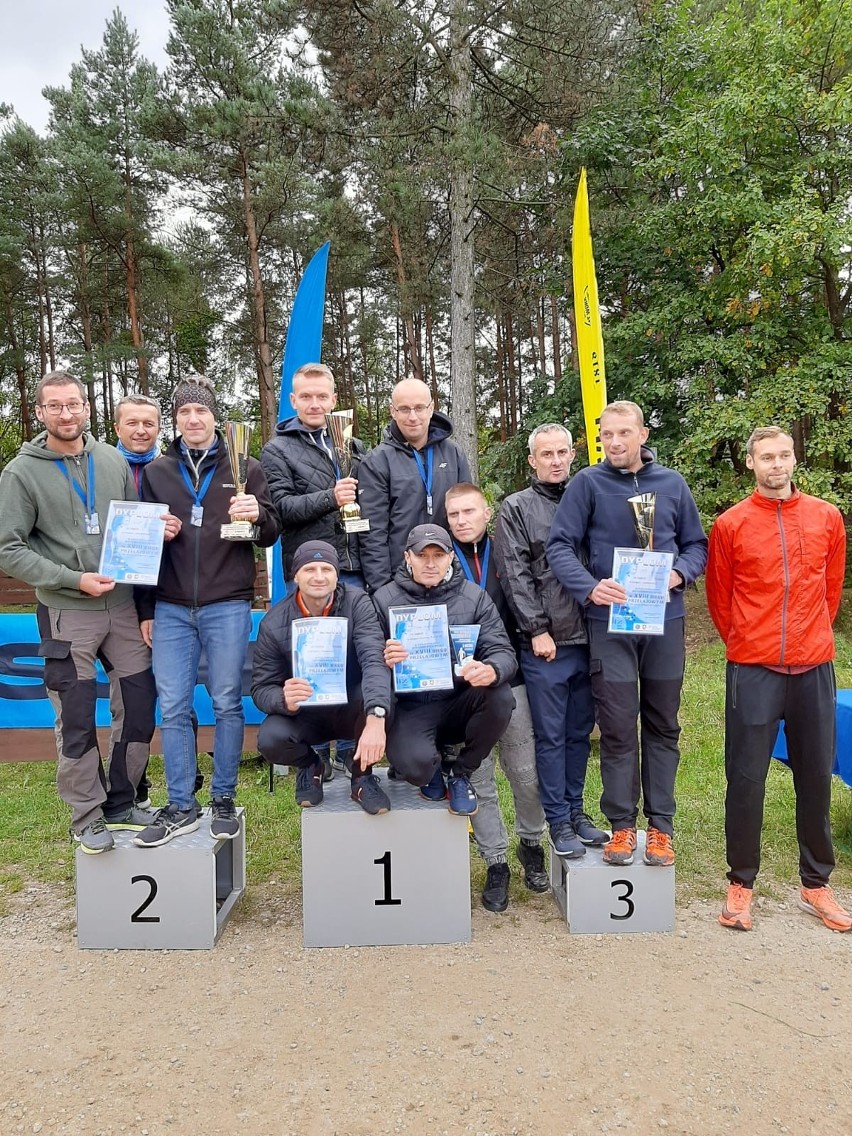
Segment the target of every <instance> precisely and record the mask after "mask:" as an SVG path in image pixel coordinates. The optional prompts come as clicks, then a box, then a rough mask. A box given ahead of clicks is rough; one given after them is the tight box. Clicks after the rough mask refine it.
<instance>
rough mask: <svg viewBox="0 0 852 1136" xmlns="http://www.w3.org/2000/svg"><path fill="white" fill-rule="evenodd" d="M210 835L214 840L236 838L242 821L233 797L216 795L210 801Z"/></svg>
mask: <svg viewBox="0 0 852 1136" xmlns="http://www.w3.org/2000/svg"><path fill="white" fill-rule="evenodd" d="M210 815H211V817H212V819H211V821H210V835H211V836H212V837H213V839H214V840H236V838H237V837H238V836H239V835H240V821H239V817H238V816H237V810H236V807H235V805H234V802H233V799H232V798H231V797H214V798H213V800H212V801H211V802H210Z"/></svg>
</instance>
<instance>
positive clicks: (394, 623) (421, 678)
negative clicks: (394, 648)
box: [388, 604, 453, 694]
mask: <svg viewBox="0 0 852 1136" xmlns="http://www.w3.org/2000/svg"><path fill="white" fill-rule="evenodd" d="M388 620H389V622H390V633H391V638H393V639H398V640H399V641H400V643H402V645H403V647H405V649H406V651H408V658H407V659H406V660H405V662H404V663H397V664H396V666H395V667H394V668H393V683H394V689H395V690H396V692H397V694H411V693H413V692H416V691H422V690H452V689H453V657H452V651H451V649H450V629H449V623H448V620H447V605H446V604H431V605H427V606H425V607H413V606H412V607H390V608H388Z"/></svg>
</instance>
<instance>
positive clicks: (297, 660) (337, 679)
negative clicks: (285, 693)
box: [292, 615, 349, 706]
mask: <svg viewBox="0 0 852 1136" xmlns="http://www.w3.org/2000/svg"><path fill="white" fill-rule="evenodd" d="M348 622H349V621H348V620H347V619H346V618H345V617H343V616H337V615H326V616H317V617H316V618H313V619H310V618H308V619H294V620H293V624H292V646H293V678H304V679H307V681H308V682H309V683H310V684H311V686H312V687H313V694H312V695H311V697H310V698H308V699H306V700H305V701H304V702H302V703H301V705H302V706H342V705H345V704H346V703H347V702H348V701H349V698H348V697H347V694H346V639H347V624H348Z"/></svg>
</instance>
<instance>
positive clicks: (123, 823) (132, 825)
mask: <svg viewBox="0 0 852 1136" xmlns="http://www.w3.org/2000/svg"><path fill="white" fill-rule="evenodd" d="M154 817H155V813H154V810H153V809H143V808H141V807H140V806H139V805H134V806H133V808H130V809H125V810H124V812H123V813H113V814H112V815H111V816H108V815H107V814H106V813H104V821H105V822H106V826H107V828H108V829H109V830H110V832H116V831H118V830H119V829H122V828H127V829H130V830H131V831H132V832H141V831H142V829H143V828H147V827H148V825H149V824H153V823H154Z"/></svg>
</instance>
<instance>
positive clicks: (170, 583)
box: [141, 431, 280, 607]
mask: <svg viewBox="0 0 852 1136" xmlns="http://www.w3.org/2000/svg"><path fill="white" fill-rule="evenodd" d="M217 437H218V439H219V445H218V448H217V449H216V451H215V452H214V453H212V454H208V456H207V457H206V458H205V459H204V461H203V462H202V465H201V469H200V475H201V477H200V481H201V484H202V485H203V484H204V479H205V478H206V476H207V473H208V472H209V470H210V468H211V466H214V465H215V473H214V474H213V478H212V480H211V482H210V485H209V488H208V489H207V492H206V493H205V495H204V500H203V501H202V502H201V507H202V509H203V510H204V512H203V516H202V523H201V525H200V526H197V525H193V524H192V506H193V504H194V499H193V495H192V494H191V493H190V491H189V488H188V487H187V485H186V482H185V481H184V479H183V477H182V476H181V472H180V467H181V466H183V467H184V469H186V471H187V473H188V474H189V478H190V481H193V480H194V479H193V475H192V470H191V469H190V468H189V467H188V466H187V464H186V458H185V455H184V453H183V450H182V446H181V440H180V438H176V439H175V440H174V442H172V444H171V445H170V446H169V448H168V449H167V450H166V452H165V453H164V454H163V456H162V457H159V458H156V459H155V460H154V461H152V462H151V464H150V465H147V466H146V467H145V472H144V473H143V475H142V494H141V496H142V500H143V501H162V502H163V503H164V504H166V505H168V508H169V512H170V513H174V515H175V516H176V517H179V518H180V520H181V530H180V533H179V534H178V535H177V536H176V537H175V539H174V540H171V541H167V542H166V543H165V544H164V545H163V559H162V562H161V564H160V577H159V580H158V581H157V587H156V589H152V590H154V591H155V593H156V595H155V598H156V599H158V600H163V601H165V602H166V603H173V604H182V605H183V606H184V607H204V606H205V605H206V604H212V603H222V602H224V601H226V600H248V601H249V602H251V600H252V598H253V597H254V578H255V562H254V543H253V542H252V541H247V540H246V541H243V540H222V538H221V536H220V535H219V532H220V528H221V526H222V525H223V524H227V523H228V521H229V520H230V517H229V516H228V506H229V504H230V501H231V498H232V497H233V496H234V494H235V493H236V489H235V488H234V477H233V473H232V472H231V463H230V462H229V461H228V452H227V449H226V447H225V443H224V440H223V438H222V436H221V434H219V433H218V431H217ZM246 493H253V494H254V496H255V497H256V498H257V501H258V504H259V506H260V514H259V517H258V522H257V523H258V526H259V530H260V533H259V536H258V539H257V542H256V543H257V544H259V545H260V546H261V547H262V548H267V547H268V546H269V545H272V544H274V543H275V541H276V540H277V539H278V533H279V531H280V526H279V524H278V515H277V513H276V512H275V507H274V506H273V504H272V501H271V500H270V497H269V490H268V488H267V485H266V477H265V476H264V473H263V470H262V469H261V468H260V462H258V461H257V460H256V459H255V458H249V460H248V478H247V482H246Z"/></svg>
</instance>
